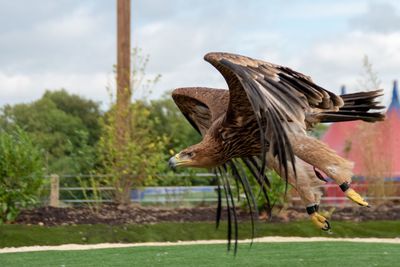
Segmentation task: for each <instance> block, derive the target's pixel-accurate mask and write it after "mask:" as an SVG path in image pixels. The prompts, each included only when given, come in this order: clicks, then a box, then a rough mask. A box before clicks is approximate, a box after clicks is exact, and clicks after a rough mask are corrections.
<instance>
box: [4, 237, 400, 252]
mask: <svg viewBox="0 0 400 267" xmlns="http://www.w3.org/2000/svg"><path fill="white" fill-rule="evenodd" d="M321 241H333V242H337V241H345V242H362V243H391V244H400V238H327V237H281V236H269V237H260V238H255V239H254V240H253V242H254V243H272V242H274V243H275V242H321ZM226 242H227V241H226V240H197V241H178V242H145V243H127V244H121V243H102V244H89V245H81V244H65V245H59V246H31V247H9V248H1V249H0V253H14V252H32V251H48V250H88V249H101V248H127V247H145V246H149V247H154V246H179V245H206V244H226ZM250 242H251V240H250V239H244V240H240V241H239V243H250Z"/></svg>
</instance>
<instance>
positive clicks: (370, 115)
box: [318, 90, 385, 122]
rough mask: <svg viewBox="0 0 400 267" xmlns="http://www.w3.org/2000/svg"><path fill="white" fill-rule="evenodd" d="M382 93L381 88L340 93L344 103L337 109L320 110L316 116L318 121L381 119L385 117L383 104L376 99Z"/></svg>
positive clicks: (372, 120)
mask: <svg viewBox="0 0 400 267" xmlns="http://www.w3.org/2000/svg"><path fill="white" fill-rule="evenodd" d="M382 95H383V90H375V91H370V92H359V93H353V94H345V95H341V98H342V99H343V102H344V105H343V106H342V107H341V108H340V109H339V110H338V111H327V112H322V113H320V114H318V118H319V120H320V122H340V121H353V120H363V121H366V122H376V121H382V120H384V119H385V114H384V113H383V112H382V109H384V108H385V106H382V105H380V102H379V101H377V100H376V98H377V97H380V96H382Z"/></svg>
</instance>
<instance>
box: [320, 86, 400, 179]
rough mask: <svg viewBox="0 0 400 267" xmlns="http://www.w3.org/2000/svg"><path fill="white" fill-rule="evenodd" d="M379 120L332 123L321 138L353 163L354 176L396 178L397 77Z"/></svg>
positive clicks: (399, 147) (399, 156)
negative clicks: (389, 99) (386, 105)
mask: <svg viewBox="0 0 400 267" xmlns="http://www.w3.org/2000/svg"><path fill="white" fill-rule="evenodd" d="M386 115H387V117H386V119H385V120H384V121H383V122H377V123H366V122H361V121H352V122H340V123H334V124H332V125H331V126H330V127H329V129H328V131H327V132H326V133H325V135H324V136H323V137H322V140H323V141H324V142H325V143H327V144H328V145H329V146H330V147H331V148H332V149H334V150H335V151H336V152H337V153H338V154H339V155H341V156H343V157H344V158H347V159H349V160H351V161H352V162H354V163H355V166H354V174H355V175H356V176H362V177H365V176H380V177H382V178H383V177H385V178H389V177H392V178H393V177H396V178H400V103H399V96H398V86H397V81H395V82H394V85H393V91H392V100H391V103H390V105H389V108H388V110H387V112H386Z"/></svg>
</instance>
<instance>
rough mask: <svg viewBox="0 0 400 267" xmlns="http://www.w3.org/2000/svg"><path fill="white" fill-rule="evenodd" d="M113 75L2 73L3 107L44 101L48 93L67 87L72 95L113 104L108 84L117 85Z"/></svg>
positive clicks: (1, 97)
mask: <svg viewBox="0 0 400 267" xmlns="http://www.w3.org/2000/svg"><path fill="white" fill-rule="evenodd" d="M112 83H113V76H112V75H111V74H110V73H101V72H98V73H91V74H77V73H70V74H60V73H53V72H47V73H40V74H30V75H21V74H17V75H13V74H11V75H10V74H6V73H2V72H0V89H1V90H0V99H1V100H0V105H4V104H15V103H19V102H26V101H31V100H33V99H38V98H40V97H41V96H42V95H43V93H44V92H45V91H46V90H58V89H61V88H64V89H66V90H68V91H69V92H71V93H74V94H78V95H81V96H84V97H86V98H90V99H93V100H95V101H101V102H102V103H103V106H104V107H105V105H107V104H109V103H108V99H109V95H108V92H107V90H106V86H107V85H109V84H110V85H111V86H112V85H113V84H112Z"/></svg>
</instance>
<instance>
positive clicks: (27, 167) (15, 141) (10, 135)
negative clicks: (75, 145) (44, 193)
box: [0, 129, 44, 224]
mask: <svg viewBox="0 0 400 267" xmlns="http://www.w3.org/2000/svg"><path fill="white" fill-rule="evenodd" d="M43 182H44V179H43V162H42V155H41V153H40V151H39V149H38V148H37V147H36V146H35V145H34V144H33V142H32V140H31V139H30V138H29V136H28V134H26V133H25V132H24V131H22V130H21V129H16V130H12V131H0V224H1V223H3V222H10V221H13V220H14V219H15V218H16V217H17V216H18V214H19V212H20V210H21V209H22V208H26V207H29V206H31V205H33V204H35V203H36V202H37V201H38V197H39V193H40V190H41V186H42V185H43Z"/></svg>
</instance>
